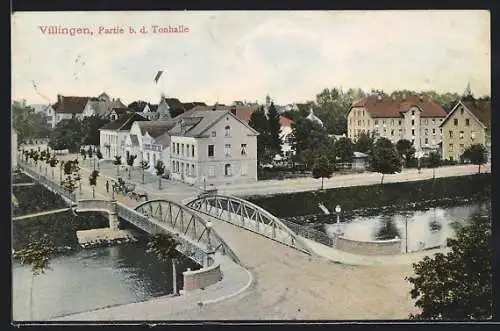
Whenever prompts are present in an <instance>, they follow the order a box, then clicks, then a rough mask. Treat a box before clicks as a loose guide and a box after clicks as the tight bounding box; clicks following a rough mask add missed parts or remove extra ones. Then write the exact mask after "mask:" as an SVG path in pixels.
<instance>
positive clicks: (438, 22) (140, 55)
mask: <svg viewBox="0 0 500 331" xmlns="http://www.w3.org/2000/svg"><path fill="white" fill-rule="evenodd" d="M153 24H156V25H163V26H167V25H169V24H171V25H173V26H174V25H178V24H183V25H184V26H186V27H189V29H190V32H188V33H184V34H163V35H159V34H156V35H155V34H152V33H149V34H146V35H130V34H128V33H125V34H121V35H112V36H110V35H107V36H104V35H97V30H98V28H99V26H106V27H114V26H122V27H123V28H125V29H127V27H128V26H135V27H138V26H141V25H144V26H146V27H147V28H148V29H149V30H151V25H153ZM45 25H46V26H49V25H57V26H61V27H89V28H91V29H92V30H93V31H95V33H94V35H93V36H67V35H47V34H45V35H44V34H43V33H42V32H41V31H40V29H39V28H38V27H39V26H45ZM77 58H78V61H77V62H76V59H77ZM75 62H76V63H75ZM83 62H84V63H85V65H84V66H82V63H83ZM158 70H164V71H165V73H164V76H163V78H162V81H161V82H160V83H159V84H158V85H156V84H155V83H154V82H153V78H154V76H155V74H156V72H157V71H158ZM490 72H491V69H490V15H489V12H488V11H465V10H461V11H459V10H454V11H358V12H355V11H342V12H338V11H337V12H331V11H293V12H292V11H279V12H278V11H268V12H248V11H246V12H245V11H240V12H234V11H226V12H189V11H184V12H109V13H107V12H93V13H90V12H87V13H85V12H57V13H56V12H54V13H16V14H14V15H13V16H12V95H13V99H21V98H24V99H27V100H28V102H29V103H42V102H44V99H43V98H42V97H40V96H39V95H38V94H37V93H36V91H35V89H34V88H33V84H32V81H35V82H36V83H37V86H38V90H39V92H40V94H43V95H44V96H46V97H48V98H49V99H50V101H51V102H55V100H56V96H57V94H58V93H59V94H63V95H75V96H97V95H98V94H100V93H101V92H103V91H105V92H107V93H108V94H109V95H111V96H112V97H120V98H121V99H122V100H123V101H125V102H127V103H128V102H131V101H134V100H137V99H142V100H146V101H150V102H157V101H158V99H159V97H160V94H161V92H162V91H163V92H164V93H165V94H166V95H167V96H168V97H177V98H179V99H181V101H183V102H188V101H204V102H207V103H214V102H215V101H219V102H222V103H230V102H232V101H233V100H244V99H246V100H252V101H255V100H258V101H260V102H263V101H264V98H265V95H266V94H267V93H269V94H270V95H271V97H272V98H273V99H274V100H275V101H276V102H277V103H279V104H284V103H292V102H301V101H305V100H311V99H314V96H315V95H316V94H317V93H319V92H320V91H321V90H322V89H323V88H325V87H329V88H331V87H338V86H343V87H346V88H347V87H360V88H363V89H365V90H369V89H371V88H377V89H384V90H387V91H391V90H394V89H414V90H427V89H432V90H436V91H439V92H445V91H450V92H458V93H462V92H463V90H464V89H465V86H466V85H467V82H470V83H471V87H472V90H473V92H474V93H475V94H477V95H484V94H489V93H490Z"/></svg>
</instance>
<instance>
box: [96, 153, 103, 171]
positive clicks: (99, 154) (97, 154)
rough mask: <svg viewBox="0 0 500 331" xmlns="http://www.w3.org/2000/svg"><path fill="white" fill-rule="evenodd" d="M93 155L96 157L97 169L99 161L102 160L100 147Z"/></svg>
mask: <svg viewBox="0 0 500 331" xmlns="http://www.w3.org/2000/svg"><path fill="white" fill-rule="evenodd" d="M95 156H96V157H97V169H99V161H101V160H102V153H101V150H100V149H98V150H97V152H96V153H95Z"/></svg>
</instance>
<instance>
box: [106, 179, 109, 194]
mask: <svg viewBox="0 0 500 331" xmlns="http://www.w3.org/2000/svg"><path fill="white" fill-rule="evenodd" d="M106 193H109V181H106Z"/></svg>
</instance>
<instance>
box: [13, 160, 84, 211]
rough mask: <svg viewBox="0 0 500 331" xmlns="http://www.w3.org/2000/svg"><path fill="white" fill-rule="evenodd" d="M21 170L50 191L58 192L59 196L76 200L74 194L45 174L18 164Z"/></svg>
mask: <svg viewBox="0 0 500 331" xmlns="http://www.w3.org/2000/svg"><path fill="white" fill-rule="evenodd" d="M19 167H20V168H21V170H22V171H24V172H25V173H26V174H28V175H29V176H30V177H32V178H33V179H35V180H36V181H37V182H39V183H40V184H42V185H44V186H45V187H47V188H49V189H50V190H51V191H53V192H55V193H57V194H60V195H61V196H63V197H65V198H66V199H68V200H70V201H71V202H76V194H75V193H72V192H70V191H68V190H67V189H65V188H64V187H62V186H61V185H58V184H56V183H54V182H53V181H51V180H49V179H47V178H46V177H45V176H43V175H41V174H39V173H38V172H36V171H33V170H32V169H30V168H29V167H27V166H25V165H19Z"/></svg>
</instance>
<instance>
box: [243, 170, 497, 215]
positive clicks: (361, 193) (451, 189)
mask: <svg viewBox="0 0 500 331" xmlns="http://www.w3.org/2000/svg"><path fill="white" fill-rule="evenodd" d="M490 191H491V174H489V173H487V174H475V175H470V176H459V177H444V178H436V179H435V180H432V179H430V180H422V181H415V182H402V183H388V184H383V185H367V186H352V187H342V188H333V189H328V190H324V191H310V192H297V193H284V194H276V195H271V196H247V197H245V199H246V200H248V201H251V202H253V203H255V204H257V205H259V206H261V207H262V208H264V209H266V210H268V211H269V212H271V213H272V214H274V215H276V216H278V217H290V216H301V215H311V214H318V213H321V210H320V209H319V208H318V203H323V204H324V205H325V206H326V207H327V208H328V209H329V210H330V211H331V212H332V213H334V210H335V206H336V205H337V204H338V205H340V206H342V210H343V211H346V212H348V211H352V210H357V209H369V208H382V207H387V206H393V207H408V206H409V205H411V204H414V203H418V202H423V201H429V200H438V201H439V200H441V201H448V202H449V201H463V200H464V199H466V200H472V201H485V200H488V199H490Z"/></svg>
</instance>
